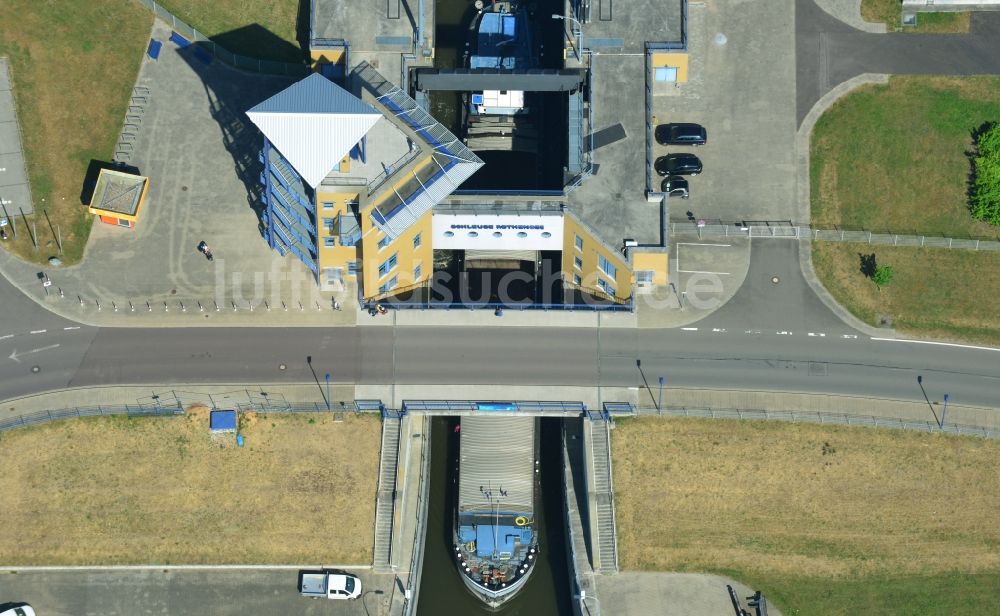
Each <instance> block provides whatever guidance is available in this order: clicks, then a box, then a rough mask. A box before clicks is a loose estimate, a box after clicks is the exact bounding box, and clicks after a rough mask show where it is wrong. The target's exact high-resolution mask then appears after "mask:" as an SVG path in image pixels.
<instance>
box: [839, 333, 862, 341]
mask: <svg viewBox="0 0 1000 616" xmlns="http://www.w3.org/2000/svg"><path fill="white" fill-rule="evenodd" d="M840 337H841V338H850V339H852V340H853V339H854V338H857V337H858V335H857V334H841V335H840Z"/></svg>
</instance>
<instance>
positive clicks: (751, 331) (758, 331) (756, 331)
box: [743, 329, 760, 334]
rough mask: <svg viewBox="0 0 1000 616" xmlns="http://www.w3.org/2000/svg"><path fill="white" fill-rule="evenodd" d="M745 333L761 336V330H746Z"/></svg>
mask: <svg viewBox="0 0 1000 616" xmlns="http://www.w3.org/2000/svg"><path fill="white" fill-rule="evenodd" d="M743 333H745V334H759V333H760V330H759V329H748V330H746V331H745V332H743Z"/></svg>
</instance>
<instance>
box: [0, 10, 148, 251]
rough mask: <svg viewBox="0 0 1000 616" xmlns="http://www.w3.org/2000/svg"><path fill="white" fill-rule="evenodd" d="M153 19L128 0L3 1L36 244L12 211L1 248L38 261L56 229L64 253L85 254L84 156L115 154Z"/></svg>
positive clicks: (2, 24)
mask: <svg viewBox="0 0 1000 616" xmlns="http://www.w3.org/2000/svg"><path fill="white" fill-rule="evenodd" d="M110 24H113V25H114V27H109V25H110ZM152 24H153V16H152V14H151V13H150V12H149V11H147V10H146V9H144V8H143V7H142V6H141V5H140V4H139V3H137V2H134V1H133V0H89V1H87V2H38V1H37V0H4V1H3V2H0V55H6V56H8V58H9V61H8V65H9V67H10V72H11V80H12V85H13V90H14V97H15V100H16V102H17V111H18V118H19V120H20V124H21V133H22V138H23V141H24V143H23V145H24V150H25V156H26V159H27V167H28V177H29V181H30V182H31V191H32V197H33V200H34V208H35V211H36V212H38V214H37V215H35V216H33V217H31V218H33V222H34V227H35V229H36V230H37V234H38V240H39V244H40V250H38V251H35V249H34V247H33V245H32V243H31V240H30V236H29V233H28V232H27V229H26V228H25V226H23V222H22V221H21V220H20V217H18V220H17V221H16V224H18V236H17V239H16V240H9V241H7V242H4V246H5V247H6V248H7V249H8V250H10V251H12V252H14V253H15V254H18V255H20V256H22V257H23V258H25V259H28V260H32V261H36V262H44V261H45V260H46V259H48V258H49V257H51V256H54V255H56V254H57V252H58V250H57V246H56V230H57V229H58V233H59V235H60V236H61V238H62V241H63V245H64V249H65V252H64V254H63V255H62V259H63V261H65V262H67V263H73V262H75V261H79V260H80V258H81V257H82V255H83V249H84V246H85V245H86V243H87V237H88V235H89V234H90V224H91V220H92V217H91V216H90V215H89V214H87V212H86V208H85V207H84V206H83V205H81V204H80V192H81V189H82V187H83V180H84V175H85V173H86V171H87V166H88V165H89V164H90V161H91V159H97V160H102V161H109V160H110V159H111V157H112V155H113V154H114V147H115V140H116V139H117V138H118V132H119V130H120V129H121V125H122V122H123V121H124V118H125V109H126V106H127V104H128V99H129V95H130V92H131V90H132V86H133V85H134V84H135V78H136V75H137V73H138V70H139V63H140V61H141V59H142V52H143V49H144V47H145V45H146V42H147V40H148V37H149V32H150V28H151V27H152ZM46 215H47V216H46Z"/></svg>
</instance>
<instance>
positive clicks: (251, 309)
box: [247, 302, 253, 312]
mask: <svg viewBox="0 0 1000 616" xmlns="http://www.w3.org/2000/svg"><path fill="white" fill-rule="evenodd" d="M247 303H248V304H250V312H253V302H247Z"/></svg>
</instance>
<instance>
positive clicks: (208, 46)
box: [137, 0, 311, 77]
mask: <svg viewBox="0 0 1000 616" xmlns="http://www.w3.org/2000/svg"><path fill="white" fill-rule="evenodd" d="M137 1H138V2H139V4H141V5H142V6H144V7H146V8H147V9H149V10H150V11H151V12H152V13H153V15H155V16H156V17H158V18H160V19H162V20H163V21H165V22H167V23H168V24H170V27H171V28H173V30H174V31H175V32H177V33H178V34H180V35H181V36H183V37H184V38H186V39H188V40H190V41H193V42H194V43H197V44H198V45H199V46H201V47H203V48H204V49H205V50H207V51H210V52H211V53H212V55H214V56H215V57H216V58H218V59H219V60H221V61H222V62H225V63H226V64H228V65H230V66H233V67H235V68H238V69H242V70H245V71H254V72H257V73H266V74H268V75H291V76H295V77H304V76H306V75H308V74H309V73H310V72H311V71H310V70H309V67H308V66H306V65H305V64H304V63H302V64H295V63H291V62H280V61H278V60H263V59H261V58H251V57H249V56H244V55H240V54H238V53H233V52H231V51H229V50H228V49H226V48H225V47H222V46H221V45H218V44H217V43H216V42H215V41H213V40H212V39H210V38H209V37H208V36H206V35H205V34H203V33H201V32H198V30H197V29H195V28H193V27H191V26H189V25H187V24H186V23H184V21H182V20H181V19H178V18H177V16H175V15H174V14H173V13H171V12H170V11H168V10H167V9H165V8H163V6H162V5H160V4H159V3H157V2H156V1H155V0H137Z"/></svg>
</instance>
